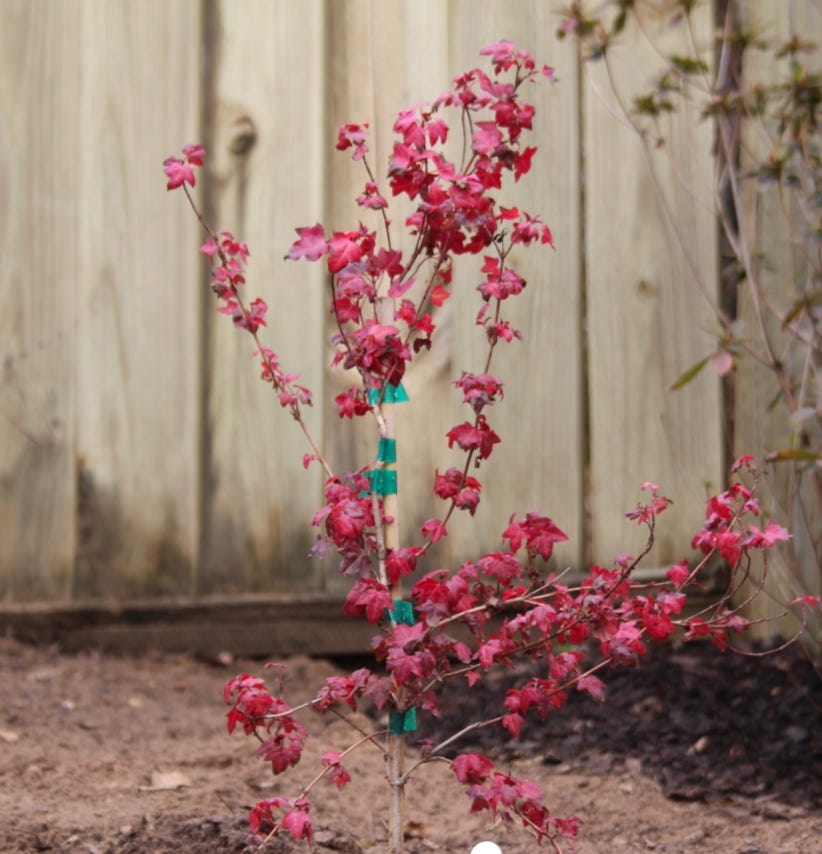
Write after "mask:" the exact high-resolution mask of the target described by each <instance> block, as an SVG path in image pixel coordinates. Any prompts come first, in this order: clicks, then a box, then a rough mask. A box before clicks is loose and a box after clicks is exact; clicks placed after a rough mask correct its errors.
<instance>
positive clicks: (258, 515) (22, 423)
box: [0, 0, 819, 607]
mask: <svg viewBox="0 0 822 854" xmlns="http://www.w3.org/2000/svg"><path fill="white" fill-rule="evenodd" d="M762 2H763V3H764V4H765V6H767V0H762ZM556 5H557V4H555V3H553V2H546V0H448V2H446V0H415V2H402V0H328V2H321V0H301V2H298V3H295V2H291V0H242V2H239V0H173V2H168V0H0V8H1V9H2V13H3V20H4V24H3V27H2V29H0V47H1V48H2V49H0V111H1V112H0V199H2V208H0V258H2V265H1V266H0V327H1V329H0V342H1V343H0V348H1V349H2V359H3V361H2V365H3V374H2V383H0V416H2V417H0V532H1V533H2V536H0V600H2V602H3V604H4V606H6V607H13V606H16V605H24V604H26V603H48V604H52V605H54V604H65V603H75V604H79V603H82V604H89V603H91V604H93V603H101V604H111V603H123V602H135V601H143V600H150V599H163V600H166V601H172V600H179V599H185V600H189V601H190V600H192V599H193V600H196V601H206V600H207V599H208V598H209V597H212V596H221V597H241V596H243V595H245V594H249V593H283V592H292V593H295V592H296V593H306V594H309V593H310V594H315V593H323V592H332V593H333V592H335V591H339V590H340V587H339V584H338V580H337V578H336V576H335V567H334V565H333V561H332V560H331V559H330V558H329V559H327V560H326V562H325V564H323V563H322V562H320V561H316V560H310V559H308V558H307V557H306V553H307V552H308V550H309V548H310V546H311V543H312V541H313V538H314V535H315V534H314V532H313V531H312V529H311V528H310V525H309V521H310V519H311V517H312V514H313V512H314V510H315V509H316V508H317V507H318V506H319V505H320V503H321V500H320V499H321V486H322V484H321V476H320V473H319V471H318V469H316V468H315V469H312V470H309V471H308V472H306V471H304V470H303V467H302V464H301V457H302V454H303V452H304V451H305V450H306V449H305V448H304V446H303V439H302V436H301V434H300V432H299V431H298V430H297V429H295V425H294V424H293V423H292V422H291V420H290V419H289V418H288V417H287V416H284V414H283V412H282V411H281V410H280V408H279V406H277V405H276V402H275V401H273V400H272V399H271V393H270V390H269V389H268V388H267V387H265V386H264V385H263V384H262V383H261V382H259V380H258V377H257V374H258V371H257V368H256V366H255V363H254V361H253V359H252V358H251V348H250V347H249V341H248V340H247V338H246V336H242V335H240V334H238V333H237V332H236V331H235V330H234V329H233V328H231V324H230V323H227V322H226V320H225V318H224V317H221V316H219V315H217V314H216V312H215V311H214V304H213V302H212V297H211V294H210V293H209V290H208V287H207V284H206V282H207V274H206V271H205V269H204V266H203V264H202V263H201V261H200V260H199V259H198V254H197V247H198V245H199V242H200V235H199V234H198V232H197V229H196V227H195V223H194V221H193V218H192V216H191V214H190V211H189V210H188V209H187V208H186V205H185V203H184V199H183V198H182V197H181V196H177V195H176V194H175V195H168V194H167V193H166V191H165V186H164V177H163V174H162V161H163V159H164V158H165V157H166V156H168V155H169V154H172V153H174V152H177V151H179V149H180V148H181V146H182V144H184V143H186V142H189V141H194V140H201V141H203V142H205V143H206V145H207V147H208V149H209V159H208V164H207V169H206V174H205V178H204V180H203V181H201V182H199V183H198V188H197V189H198V192H199V193H200V195H199V198H200V200H201V203H202V204H203V205H204V206H205V207H206V209H207V211H208V215H209V217H210V218H211V220H212V221H213V222H214V223H216V224H217V225H218V226H219V227H222V228H228V229H231V230H232V231H233V232H234V233H235V234H237V235H239V236H241V237H242V239H244V240H246V241H247V242H248V244H249V246H250V247H251V251H252V259H251V266H250V276H249V282H250V284H249V289H250V290H249V293H251V292H252V291H253V293H254V294H255V295H256V294H260V295H261V296H263V297H264V298H265V299H266V300H267V302H268V303H269V305H270V306H272V310H273V312H272V313H273V317H271V319H270V323H269V328H268V329H267V330H266V338H267V340H268V341H269V342H270V343H271V344H272V346H274V347H275V349H276V350H277V352H278V353H279V354H280V356H281V359H282V361H283V363H284V365H285V366H286V367H287V368H288V369H289V370H291V369H293V370H295V371H299V372H300V374H301V375H302V378H303V380H304V382H305V384H306V385H308V386H310V387H311V388H312V389H313V390H314V392H315V399H316V405H315V406H314V408H313V410H312V411H311V413H310V415H309V420H310V423H311V426H312V428H313V429H314V430H315V431H317V432H318V433H319V434H320V435H322V436H323V437H324V439H325V443H326V447H327V449H328V454H329V457H330V459H331V461H332V464H333V465H334V467H335V468H336V469H338V470H344V469H346V468H354V467H359V466H361V465H364V464H366V463H367V461H368V458H369V456H370V455H371V454H372V453H373V447H372V446H373V444H374V439H373V437H372V436H368V437H364V436H363V435H361V434H358V433H357V432H356V431H355V430H352V428H351V427H350V426H349V423H348V422H346V423H341V422H340V421H339V419H338V417H337V415H336V410H335V407H334V406H333V405H329V403H328V401H330V400H331V399H332V398H333V395H334V394H336V393H337V392H338V391H339V390H340V389H341V388H342V387H343V386H342V382H343V380H342V379H340V378H339V377H337V376H335V374H334V373H333V372H332V371H331V370H330V369H329V368H328V367H327V365H328V362H329V352H330V351H329V349H328V346H327V331H328V330H327V328H326V327H327V315H326V311H327V310H326V307H325V294H324V285H325V283H324V281H323V279H322V276H321V273H320V270H319V265H313V266H312V265H306V264H293V263H287V262H285V261H284V260H283V254H284V252H285V251H286V249H287V247H288V246H289V245H290V243H291V242H292V240H293V239H294V232H293V229H294V228H295V227H296V226H301V225H311V224H313V223H315V222H316V221H318V220H321V221H324V222H326V223H330V224H333V225H334V226H335V227H337V228H342V227H348V225H349V223H352V222H356V218H357V217H358V216H359V212H358V210H357V209H356V208H355V206H354V204H353V198H354V196H355V195H356V193H358V192H360V188H361V185H362V183H363V175H362V174H361V172H360V171H359V170H358V169H357V168H356V164H352V162H351V161H350V159H349V158H348V157H346V156H345V155H342V154H339V153H337V152H335V151H334V150H333V143H334V140H335V128H336V126H337V125H338V124H340V123H342V122H343V121H368V122H370V123H371V126H372V128H373V138H372V142H371V149H372V152H373V156H372V161H373V162H374V163H375V164H382V163H384V162H385V161H386V157H387V152H388V151H389V147H390V144H391V139H392V134H391V124H392V122H393V116H394V115H395V114H396V112H397V111H398V110H399V109H401V108H403V107H405V106H408V105H411V104H414V103H417V102H421V101H425V100H430V99H432V98H433V97H436V96H437V95H438V94H439V93H440V92H442V91H443V90H444V89H445V88H446V87H447V85H448V83H449V81H450V79H451V77H452V76H453V75H454V74H455V73H456V72H458V71H461V70H464V69H466V68H470V67H473V66H474V65H477V64H478V63H479V62H480V58H479V56H478V53H479V49H480V48H482V47H483V46H485V45H486V44H488V43H490V42H493V41H496V40H497V39H499V38H501V37H506V38H511V39H513V40H515V41H516V42H517V43H518V44H521V45H522V46H523V47H525V48H527V49H528V50H529V51H530V52H531V53H532V54H533V55H534V56H535V57H537V59H538V60H539V61H540V62H547V63H548V64H550V65H552V66H554V67H555V68H556V72H557V76H558V78H559V82H558V84H557V85H556V86H554V87H550V86H547V85H546V86H540V87H538V88H535V89H534V91H533V95H534V98H535V103H536V106H537V122H536V126H535V136H536V144H537V145H538V146H539V155H538V157H537V159H536V160H535V167H534V170H533V172H532V174H531V175H530V176H529V177H528V179H527V180H525V181H523V182H522V183H521V185H517V186H516V187H513V186H512V187H510V188H508V189H506V190H505V191H504V192H505V198H506V199H507V200H508V202H509V203H511V204H513V203H518V204H521V205H522V206H523V207H525V208H526V209H527V210H529V211H533V212H539V213H541V214H542V215H543V218H544V220H545V221H546V222H547V223H549V225H550V226H551V229H552V231H553V234H554V239H555V243H556V247H557V249H556V251H555V252H554V251H551V250H550V249H547V248H544V249H536V250H531V251H528V252H527V253H523V254H522V257H521V258H517V259H516V262H517V263H518V264H519V265H520V267H521V269H522V271H523V274H524V275H525V277H526V278H527V280H528V282H529V284H528V294H527V298H526V299H525V300H524V303H523V305H522V306H520V307H519V308H518V314H517V315H516V317H515V324H516V325H518V326H519V327H520V328H521V329H522V331H523V332H524V335H525V343H524V344H523V345H521V346H517V347H510V348H507V349H506V351H505V353H503V354H502V357H501V358H500V362H499V364H498V373H500V374H501V375H502V376H503V378H504V379H505V380H506V386H505V402H504V406H502V407H500V408H499V412H495V413H494V416H495V417H494V419H493V426H494V428H495V429H496V430H497V432H498V433H499V434H500V435H501V436H502V437H503V440H504V442H503V445H502V446H500V451H499V452H498V453H496V454H495V456H494V458H492V459H491V460H490V461H489V464H488V465H487V466H486V467H485V474H484V477H483V481H484V484H485V493H484V500H483V503H482V505H481V508H480V511H479V512H478V514H477V518H476V520H475V523H474V524H473V525H462V524H461V525H459V526H457V527H456V528H455V530H454V531H453V533H452V534H451V536H449V537H448V538H447V540H445V541H443V544H442V545H443V548H442V549H441V550H440V552H439V554H438V557H437V560H438V561H439V560H441V561H451V560H459V559H461V558H466V557H469V556H471V555H472V554H476V553H477V552H478V551H479V550H480V549H493V548H495V547H498V545H499V533H500V531H501V530H502V528H503V527H504V526H505V524H506V523H507V519H508V516H509V514H510V513H514V512H515V513H518V514H524V513H525V512H526V511H529V510H532V509H541V510H543V511H544V512H546V513H548V514H549V515H551V516H552V517H553V518H554V519H555V520H556V521H557V523H558V524H559V525H560V527H561V528H563V529H564V530H565V531H566V533H568V535H569V537H570V540H569V543H567V544H564V546H563V548H561V549H557V560H558V565H571V566H580V565H582V564H583V563H584V562H586V561H590V560H592V559H593V560H597V561H600V562H605V563H610V562H611V560H612V559H613V558H614V556H616V555H617V554H618V553H620V552H623V551H632V550H636V549H637V548H638V545H639V541H638V539H637V535H636V532H635V531H634V530H633V529H632V528H631V527H629V526H628V524H627V523H626V521H625V519H624V518H623V511H625V510H628V509H630V508H631V507H632V506H634V505H635V503H636V501H637V500H638V499H639V497H640V493H639V486H640V484H641V483H642V482H643V481H645V480H654V481H657V482H659V483H660V484H662V485H663V487H664V491H665V492H666V494H668V495H669V496H670V497H671V498H673V499H674V501H675V504H676V512H675V513H671V514H669V515H670V518H667V519H665V518H663V524H661V526H660V532H659V536H658V541H657V548H656V551H655V556H654V562H655V563H656V564H657V565H664V564H665V563H666V562H669V561H676V560H679V559H680V558H681V557H683V556H684V555H686V554H687V553H688V549H689V540H690V536H691V534H692V533H693V532H694V530H695V529H696V528H697V527H698V526H699V524H700V522H701V519H702V514H703V502H704V498H705V496H706V490H707V488H708V487H709V486H711V487H717V486H719V485H720V484H721V483H722V481H723V470H724V465H725V450H724V448H725V447H726V444H727V442H726V441H725V440H726V438H727V437H724V436H723V428H722V424H723V418H722V400H721V395H720V386H719V381H718V379H717V378H716V377H715V376H712V375H711V374H710V373H708V372H705V374H704V376H701V377H700V378H699V379H698V380H697V381H695V382H694V383H692V384H691V385H689V386H688V387H687V388H686V389H684V390H682V391H681V392H679V393H676V394H671V393H669V392H668V391H667V390H666V389H667V388H668V386H669V385H670V384H671V382H672V381H673V380H674V379H676V377H677V376H678V375H679V374H680V373H681V372H682V371H683V370H684V369H685V368H687V367H688V366H690V365H692V364H693V363H695V362H696V361H697V360H698V359H700V358H701V357H702V356H704V355H705V354H706V353H707V352H708V351H709V348H710V346H711V343H712V337H711V334H710V330H711V329H712V322H711V313H710V309H709V308H708V306H707V304H706V302H705V299H704V297H703V295H702V294H701V293H700V291H699V289H698V288H697V287H695V286H694V281H695V279H696V278H699V279H701V281H703V282H704V283H707V287H708V288H709V290H714V291H715V289H716V288H717V275H718V274H717V271H718V269H719V261H718V246H717V228H716V224H715V220H714V217H713V214H712V201H711V199H710V197H709V187H710V183H711V176H712V170H713V168H714V166H713V162H712V157H711V142H712V132H711V127H710V125H709V124H707V123H705V122H700V121H699V120H698V117H696V116H695V115H689V114H688V113H687V112H686V113H685V114H684V115H680V116H675V117H673V118H672V119H671V120H670V122H669V127H668V138H669V144H668V146H667V147H666V150H665V152H664V154H662V155H660V156H659V158H658V159H657V161H656V163H655V168H654V170H651V169H649V164H648V160H647V158H646V156H645V154H644V152H643V150H642V147H641V146H640V144H639V142H638V139H637V138H636V136H635V135H634V134H633V132H632V131H631V130H630V129H629V128H627V127H626V126H625V124H624V122H621V121H620V107H619V105H618V104H617V103H615V102H614V100H613V98H612V97H611V96H610V95H609V94H608V91H609V86H608V85H607V82H606V81H604V80H603V78H602V76H601V74H602V69H601V68H596V67H592V66H585V67H582V66H581V65H580V64H579V62H578V57H577V53H576V48H575V46H574V44H573V41H572V40H565V41H559V40H557V38H556V36H555V31H556V26H557V20H558V19H557V16H556V12H555V7H556ZM759 5H762V4H761V3H760V4H759ZM777 5H780V6H781V5H782V4H777ZM794 5H795V4H793V3H785V4H784V6H785V7H786V8H787V7H788V6H794ZM712 14H713V10H712V8H711V4H710V3H703V4H702V5H701V6H700V7H699V9H698V11H697V13H696V15H695V21H696V23H697V38H698V40H699V42H700V44H703V45H704V46H705V49H706V53H705V56H706V59H707V60H708V61H711V50H710V44H711V39H710V33H711V29H712ZM818 24H819V22H818V21H815V24H814V26H816V27H817V31H818ZM660 37H661V38H663V39H668V40H671V39H675V38H676V34H672V33H660ZM612 59H613V63H614V64H613V68H614V71H615V75H616V77H617V79H618V82H619V80H622V79H625V80H631V81H636V80H641V79H644V78H647V79H648V80H650V79H651V77H652V76H653V74H654V72H655V70H656V69H657V68H658V67H659V63H660V58H659V55H657V54H655V53H654V51H653V50H652V49H651V48H650V47H649V45H648V43H647V42H646V41H645V40H644V39H643V37H642V36H641V35H640V34H633V36H632V37H630V38H628V40H626V41H625V42H624V43H623V44H622V45H621V46H620V47H618V48H617V49H615V51H614V54H613V57H612ZM700 188H704V193H703V192H702V190H701V189H700ZM660 190H661V192H662V196H660ZM661 198H664V199H665V200H666V201H665V202H664V203H663V202H661V201H660V199H661ZM666 206H670V207H672V208H673V209H675V210H676V212H677V216H678V218H679V220H680V222H682V223H684V228H683V231H682V233H681V237H682V239H681V240H680V239H679V238H678V237H677V236H676V235H675V234H674V232H673V231H672V229H671V227H670V225H669V222H668V220H667V218H666ZM476 281H477V279H476V268H472V267H471V265H470V263H466V264H465V265H462V266H458V267H457V268H456V273H455V287H454V291H455V293H456V296H455V298H454V299H453V300H452V301H451V303H450V304H449V305H448V307H447V311H443V315H442V317H441V318H440V322H441V325H442V327H443V331H444V335H443V337H442V339H441V341H440V343H439V345H438V346H436V347H435V348H434V350H433V351H432V352H431V353H430V354H429V356H428V358H427V359H423V360H421V361H420V363H419V364H418V365H416V366H415V367H414V369H413V370H412V371H411V372H410V375H409V376H408V377H407V382H406V385H407V387H408V391H409V394H410V397H411V403H410V404H409V405H407V406H405V407H403V408H402V410H401V421H400V422H399V424H398V431H399V437H400V448H401V453H402V455H403V457H402V459H401V461H400V481H401V511H402V520H403V527H404V538H405V539H406V540H409V541H410V540H411V539H412V538H413V536H414V531H415V529H416V528H418V526H419V524H420V522H421V521H422V520H423V519H425V518H427V517H428V516H430V515H433V514H434V512H435V511H436V506H435V499H434V498H433V497H432V496H431V494H430V485H431V477H432V473H433V471H434V469H435V468H439V469H441V470H442V469H443V468H445V467H447V466H448V465H450V464H453V461H454V460H456V459H457V458H458V457H457V456H456V455H455V454H452V453H451V452H449V451H448V449H447V446H446V443H445V439H444V435H445V432H446V431H447V430H448V429H449V428H450V427H451V426H452V425H453V424H454V423H457V422H458V421H459V420H463V419H464V417H465V415H464V412H462V407H461V404H460V396H459V394H458V393H457V392H456V390H455V389H454V388H453V385H452V379H453V378H454V377H455V376H459V373H460V370H461V369H462V368H470V367H471V366H475V365H476V363H477V362H476V357H477V354H478V353H479V350H480V346H481V343H482V342H481V339H480V336H479V335H478V332H477V330H476V329H475V328H474V327H473V323H472V322H471V321H467V322H466V321H465V318H466V317H467V318H472V317H473V315H474V313H475V310H476V309H475V307H474V303H475V302H476V294H475V291H474V285H475V283H476ZM443 565H445V564H443Z"/></svg>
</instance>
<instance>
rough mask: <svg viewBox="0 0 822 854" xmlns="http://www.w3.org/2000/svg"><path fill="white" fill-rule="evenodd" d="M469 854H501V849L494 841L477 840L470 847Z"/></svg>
mask: <svg viewBox="0 0 822 854" xmlns="http://www.w3.org/2000/svg"><path fill="white" fill-rule="evenodd" d="M471 854H502V849H501V848H500V847H499V845H497V843H496V842H478V843H477V844H476V845H475V846H474V847H473V848H472V849H471Z"/></svg>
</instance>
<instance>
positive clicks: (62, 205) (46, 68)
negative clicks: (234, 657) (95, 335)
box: [0, 0, 84, 602]
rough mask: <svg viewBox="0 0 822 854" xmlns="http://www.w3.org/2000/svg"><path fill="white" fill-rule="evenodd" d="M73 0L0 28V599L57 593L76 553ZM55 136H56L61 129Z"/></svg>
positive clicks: (16, 8) (25, 2) (24, 7)
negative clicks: (71, 2)
mask: <svg viewBox="0 0 822 854" xmlns="http://www.w3.org/2000/svg"><path fill="white" fill-rule="evenodd" d="M75 11H76V4H68V3H66V4H62V5H59V6H58V5H56V4H53V3H48V2H45V0H17V2H11V3H5V4H4V5H3V26H2V28H0V257H2V259H3V263H2V266H0V342H1V343H0V353H2V370H3V373H2V383H0V530H2V537H0V599H2V600H3V601H6V602H20V601H28V600H46V601H52V602H54V601H61V600H65V599H66V598H68V597H69V595H70V591H71V571H72V564H73V558H74V498H75V494H74V462H73V450H72V443H73V437H74V424H73V416H74V398H75V387H74V383H73V374H72V372H73V366H74V358H73V349H72V341H73V334H74V331H75V323H76V325H77V328H80V327H81V326H82V321H83V319H84V318H82V317H81V315H80V313H79V312H77V309H76V305H75V303H74V296H75V290H76V288H77V286H78V269H77V261H78V253H77V222H78V215H77V207H76V198H77V192H78V174H77V168H76V162H77V157H78V156H79V149H80V140H81V137H80V125H79V122H78V118H77V114H76V101H77V97H78V94H79V87H80V53H79V52H78V50H77V44H78V43H79V40H80V39H79V23H78V20H77V16H76V14H75ZM58 140H59V144H57V143H56V141H58Z"/></svg>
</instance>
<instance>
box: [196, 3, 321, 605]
mask: <svg viewBox="0 0 822 854" xmlns="http://www.w3.org/2000/svg"><path fill="white" fill-rule="evenodd" d="M209 8H210V10H211V11H210V14H213V16H214V17H213V21H212V22H211V26H212V36H211V37H212V38H213V39H214V40H215V41H214V44H213V56H214V61H215V66H214V71H213V73H214V76H215V77H214V92H213V97H214V99H215V100H214V103H213V106H212V117H211V123H212V131H211V133H210V136H211V140H210V147H211V149H212V152H211V154H212V157H211V166H210V169H211V172H210V176H211V180H212V182H213V184H214V198H213V204H212V205H211V212H210V213H211V214H212V215H213V219H214V222H215V224H216V227H218V228H221V229H222V228H224V229H228V230H230V231H232V232H233V233H234V234H235V235H236V236H237V237H238V238H239V239H241V240H243V241H245V242H247V243H248V245H249V248H250V250H251V259H250V264H249V268H248V284H247V288H248V291H247V296H248V297H249V299H253V298H254V297H256V296H261V297H262V298H263V299H264V300H265V301H266V302H267V303H268V305H269V314H268V318H267V320H268V327H267V328H266V329H264V330H263V335H262V338H263V340H264V342H265V343H266V346H270V347H271V348H272V349H273V350H275V351H276V352H277V353H278V354H279V356H280V359H281V364H282V366H283V368H284V369H285V370H287V371H288V372H298V373H299V374H300V375H301V382H302V383H304V384H305V385H306V386H308V387H310V388H311V389H312V391H313V392H314V395H315V406H314V409H313V410H310V409H309V410H308V411H307V413H306V416H307V420H308V421H309V424H310V427H311V429H312V430H313V431H314V432H315V433H319V432H320V430H321V425H322V413H323V399H324V390H323V387H322V368H321V365H322V341H323V337H322V331H323V323H324V307H323V302H324V288H325V282H324V279H323V277H322V272H321V269H320V265H319V264H314V265H310V264H307V263H306V262H299V263H294V262H286V261H284V260H283V256H284V254H285V253H286V252H287V250H288V247H289V246H290V244H291V243H292V242H293V241H294V239H296V235H295V234H294V228H295V227H297V226H307V225H313V224H314V223H315V222H316V221H317V220H319V219H321V218H322V199H323V163H322V157H321V152H322V150H323V147H324V145H325V144H326V143H327V140H326V139H324V137H323V130H324V117H323V97H324V79H325V78H324V74H325V71H326V68H325V43H324V12H323V4H322V3H321V2H320V0H308V2H302V3H271V2H266V0H254V2H247V3H243V4H242V9H241V11H240V10H239V8H238V5H237V4H236V3H235V2H231V0H222V2H217V3H214V4H209ZM216 307H217V306H216V302H214V303H213V305H212V304H210V305H209V309H208V318H209V328H210V335H211V359H210V364H209V366H208V367H207V371H208V377H209V379H208V387H209V396H208V413H207V436H208V453H209V457H208V471H207V475H206V483H205V489H206V524H205V529H204V549H203V574H202V578H201V579H200V584H199V591H200V592H202V593H210V592H223V593H230V592H234V593H238V592H254V591H271V590H275V589H276V590H284V589H289V588H290V589H297V590H302V591H305V592H309V591H311V590H316V589H318V588H319V586H320V585H321V579H320V577H319V567H318V566H317V565H315V564H311V563H309V559H308V557H307V553H308V550H309V548H310V544H311V541H312V540H313V534H312V532H311V529H310V521H311V517H312V515H313V513H314V511H315V510H316V508H317V506H318V505H319V499H320V482H321V476H320V470H319V468H316V467H315V468H312V469H311V470H310V471H309V472H305V471H304V470H303V467H302V465H301V459H302V455H303V454H304V453H306V452H308V451H309V450H310V448H309V446H308V445H307V443H306V441H305V439H304V437H303V435H302V433H301V432H300V430H299V428H298V427H297V425H296V424H294V423H293V422H292V420H291V418H290V417H289V416H288V413H287V412H286V411H284V410H282V409H281V408H280V406H279V403H278V401H277V399H276V397H275V396H274V395H273V394H272V392H271V389H270V388H269V387H268V386H266V385H265V384H264V383H262V382H261V381H260V379H259V373H260V372H259V368H258V366H257V360H256V359H254V358H253V357H252V353H253V350H254V345H253V342H252V341H251V339H250V337H249V336H248V335H247V334H245V333H243V332H241V331H239V330H237V329H234V328H232V325H231V323H230V322H229V321H228V320H227V318H225V317H223V316H221V315H217V314H216V312H215V310H214V309H216Z"/></svg>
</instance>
